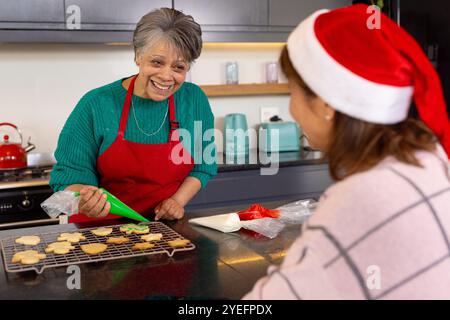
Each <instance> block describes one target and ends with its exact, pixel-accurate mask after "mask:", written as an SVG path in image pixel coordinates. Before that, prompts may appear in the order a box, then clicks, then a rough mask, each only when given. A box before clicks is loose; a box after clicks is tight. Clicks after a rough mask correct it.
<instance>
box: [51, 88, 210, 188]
mask: <svg viewBox="0 0 450 320" xmlns="http://www.w3.org/2000/svg"><path fill="white" fill-rule="evenodd" d="M123 80H124V79H121V80H118V81H115V82H113V83H111V84H108V85H105V86H103V87H100V88H97V89H94V90H92V91H90V92H88V93H87V94H85V95H84V96H83V97H82V98H81V100H80V101H79V102H78V104H77V106H76V107H75V109H74V110H73V111H72V113H71V114H70V116H69V118H68V119H67V122H66V124H65V125H64V128H63V129H62V132H61V134H60V136H59V140H58V147H57V149H56V151H55V158H56V160H57V163H56V165H55V166H54V168H53V171H52V173H51V178H50V186H51V187H52V188H53V190H54V191H60V190H63V189H64V188H66V187H67V186H68V185H71V184H86V185H93V186H99V179H100V177H99V173H98V172H97V169H96V167H97V158H98V157H99V156H100V155H101V154H102V153H103V152H104V151H105V150H106V149H107V148H108V147H109V146H110V145H111V144H112V143H113V142H114V140H115V139H116V137H117V132H118V130H119V122H120V116H121V113H122V107H123V103H124V101H125V95H126V90H125V88H124V87H123V86H122V81H123ZM174 98H175V113H176V118H177V121H179V123H180V128H183V129H186V130H188V131H189V132H190V134H191V137H192V138H191V140H192V141H191V143H189V145H190V146H188V145H187V143H185V141H183V140H182V141H183V144H184V146H185V148H187V149H188V150H189V151H190V153H191V155H192V157H193V158H194V168H193V169H192V171H191V172H190V174H189V175H190V176H192V177H196V178H197V179H199V180H200V182H201V184H202V188H203V187H205V185H206V184H207V182H208V180H209V179H210V178H211V177H213V176H214V175H216V174H217V163H216V161H214V162H213V163H211V161H205V159H204V158H203V157H202V154H203V151H205V153H206V154H208V153H209V154H210V155H212V156H213V157H214V158H213V159H215V156H216V149H215V146H214V143H213V142H214V137H212V139H209V137H207V138H206V139H205V138H202V137H203V133H204V132H205V130H207V129H213V128H214V116H213V114H212V111H211V107H210V105H209V102H208V99H207V97H206V95H205V94H204V92H203V91H202V90H201V89H200V88H199V87H198V86H196V85H195V84H192V83H189V82H185V83H184V84H183V85H182V86H181V88H180V89H179V90H178V91H177V92H176V93H175V94H174ZM133 105H134V108H135V113H136V119H137V121H138V124H139V127H140V128H141V129H142V130H143V131H144V132H147V133H152V132H155V131H157V130H158V129H159V128H160V126H161V123H162V121H163V119H164V116H165V114H166V111H167V108H168V99H166V100H164V101H160V102H157V101H153V100H150V99H144V98H141V97H138V96H133ZM194 121H201V127H200V126H199V125H198V123H197V126H196V127H195V126H194ZM195 128H196V129H195ZM194 129H195V130H196V131H197V132H196V135H194ZM200 130H201V131H202V132H200ZM168 133H169V115H167V118H166V120H165V123H164V125H163V126H162V128H161V130H160V131H159V132H158V133H157V134H155V135H153V136H147V135H145V134H143V133H142V132H141V131H140V130H139V129H138V127H137V125H136V120H135V118H134V115H133V110H132V109H131V108H130V112H129V116H128V121H127V126H126V130H125V139H126V140H128V141H133V142H138V143H148V144H156V143H166V142H167V141H168ZM194 137H195V141H194ZM203 140H205V141H203ZM186 141H187V140H186Z"/></svg>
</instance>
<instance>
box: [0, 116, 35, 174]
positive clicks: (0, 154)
mask: <svg viewBox="0 0 450 320" xmlns="http://www.w3.org/2000/svg"><path fill="white" fill-rule="evenodd" d="M1 126H10V127H12V128H14V129H15V130H16V132H17V133H18V134H19V137H20V144H19V143H12V142H11V141H10V140H9V139H10V137H9V135H7V134H5V135H4V136H3V137H2V142H1V143H0V170H10V169H21V168H26V167H27V153H28V152H29V151H31V150H33V149H34V148H35V146H34V144H32V143H31V142H30V140H29V139H28V145H27V146H26V147H25V148H23V147H22V143H23V138H22V133H21V132H20V130H19V128H17V126H16V125H14V124H12V123H8V122H2V123H0V127H1Z"/></svg>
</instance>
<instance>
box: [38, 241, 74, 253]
mask: <svg viewBox="0 0 450 320" xmlns="http://www.w3.org/2000/svg"><path fill="white" fill-rule="evenodd" d="M72 249H75V247H74V246H72V244H71V243H70V242H69V241H62V242H53V243H50V244H49V245H48V247H47V248H45V252H46V253H54V254H67V253H69V252H70V250H72Z"/></svg>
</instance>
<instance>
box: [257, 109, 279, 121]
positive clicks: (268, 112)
mask: <svg viewBox="0 0 450 320" xmlns="http://www.w3.org/2000/svg"><path fill="white" fill-rule="evenodd" d="M260 111H261V122H270V118H272V117H273V116H276V115H278V116H279V115H280V108H278V107H270V108H269V107H264V108H261V109H260Z"/></svg>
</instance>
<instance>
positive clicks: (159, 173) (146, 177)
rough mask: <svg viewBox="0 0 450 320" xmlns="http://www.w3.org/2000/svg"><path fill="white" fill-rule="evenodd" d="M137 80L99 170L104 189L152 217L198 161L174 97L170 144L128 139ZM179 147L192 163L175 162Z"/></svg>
mask: <svg viewBox="0 0 450 320" xmlns="http://www.w3.org/2000/svg"><path fill="white" fill-rule="evenodd" d="M136 78H137V76H135V77H133V79H132V80H131V83H130V86H129V88H128V91H127V95H126V98H125V103H124V105H123V110H122V116H121V118H120V126H119V132H118V134H117V137H116V140H115V141H114V142H113V144H112V145H111V146H110V147H109V148H108V149H106V150H105V152H103V153H102V154H101V155H100V156H99V157H98V159H97V171H98V173H99V175H100V183H99V184H100V186H101V187H103V188H105V189H106V190H108V191H109V192H110V193H112V194H113V195H115V196H116V197H117V198H119V199H120V200H121V201H122V202H124V203H125V204H127V205H128V206H130V207H131V208H133V209H134V210H136V211H137V212H139V213H140V214H142V215H147V216H148V215H149V214H151V213H153V209H154V208H155V207H156V205H158V204H159V203H160V202H161V201H162V200H165V199H167V198H169V197H171V196H172V195H173V194H174V193H175V192H176V191H177V190H178V188H179V187H180V185H181V184H182V183H183V181H184V179H185V178H186V177H187V176H188V174H189V173H190V172H191V170H192V168H193V167H194V161H193V159H192V156H191V155H190V154H189V151H187V150H186V149H185V148H184V147H183V146H182V143H181V142H180V139H179V135H178V132H177V131H176V129H177V128H178V122H177V121H176V116H175V103H174V98H173V96H170V97H169V119H170V129H169V138H168V142H167V143H160V144H144V143H137V142H131V141H127V140H125V139H124V134H125V129H126V125H127V120H128V113H129V110H130V105H131V99H132V96H133V89H134V82H135V81H136ZM178 144H180V146H178V147H177V149H176V150H180V152H177V154H176V156H180V157H182V159H190V161H189V162H188V163H185V162H182V163H181V164H179V162H180V161H177V160H176V159H175V160H174V161H172V149H173V148H174V147H176V146H177V145H178ZM184 153H186V154H184ZM118 218H120V217H119V216H115V215H111V214H110V215H108V216H106V217H104V218H89V217H87V216H85V215H83V214H75V215H72V216H71V217H70V218H69V222H71V223H73V222H85V221H94V220H108V219H118Z"/></svg>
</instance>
